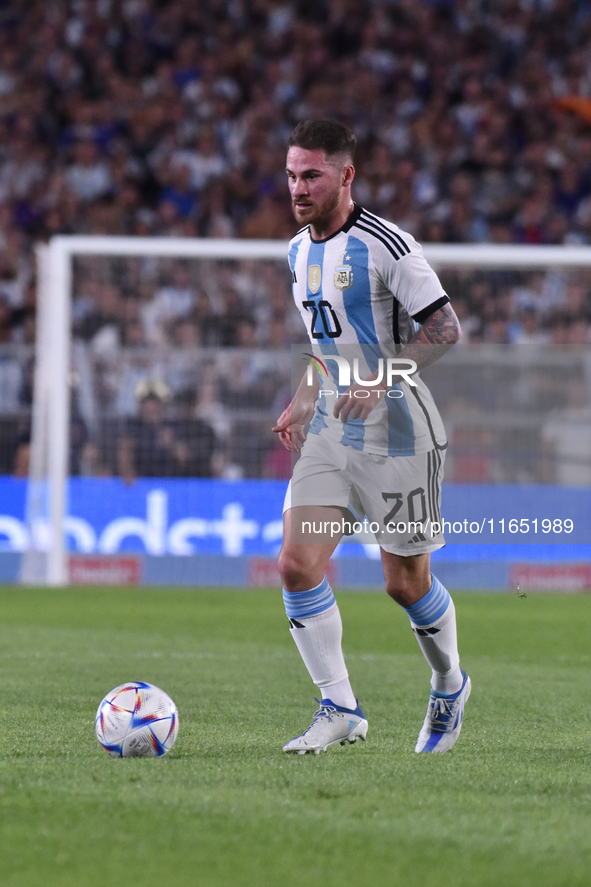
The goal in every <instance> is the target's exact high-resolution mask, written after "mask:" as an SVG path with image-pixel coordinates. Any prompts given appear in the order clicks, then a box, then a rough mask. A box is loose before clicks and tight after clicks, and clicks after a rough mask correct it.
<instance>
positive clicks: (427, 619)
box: [403, 576, 451, 626]
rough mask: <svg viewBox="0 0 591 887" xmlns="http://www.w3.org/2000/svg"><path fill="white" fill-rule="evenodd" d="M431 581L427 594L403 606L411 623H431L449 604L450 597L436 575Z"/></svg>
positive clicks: (435, 620) (438, 617) (436, 619)
mask: <svg viewBox="0 0 591 887" xmlns="http://www.w3.org/2000/svg"><path fill="white" fill-rule="evenodd" d="M432 579H433V582H432V583H431V588H430V589H429V591H428V592H427V594H426V595H425V596H424V597H422V598H421V599H420V601H417V602H416V604H413V605H412V607H404V608H403V609H405V610H406V612H407V613H408V618H409V619H410V621H411V622H412V623H413V625H418V626H422V625H433V623H434V622H437V621H438V620H439V619H441V617H442V616H443V614H444V613H445V611H446V610H447V608H448V607H449V605H450V602H451V597H450V595H449V591H448V590H447V588H445V587H444V586H443V585H442V584H441V582H440V581H439V579H438V578H437V577H436V576H432Z"/></svg>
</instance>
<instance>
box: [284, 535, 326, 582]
mask: <svg viewBox="0 0 591 887" xmlns="http://www.w3.org/2000/svg"><path fill="white" fill-rule="evenodd" d="M299 549H300V546H298V547H297V548H295V547H291V546H288V547H283V548H282V549H281V551H280V553H279V559H278V561H277V566H278V568H279V575H280V576H281V581H282V582H283V587H284V588H285V589H286V590H287V591H304V590H306V589H308V588H314V587H315V586H316V585H318V583H319V582H321V581H322V575H324V571H323V569H322V567H321V566H320V565H319V564H318V563H317V558H315V557H314V553H313V552H310V551H309V550H307V549H306V550H304V551H300V550H299ZM319 572H320V574H321V576H320V579H318V578H317V574H318V573H319Z"/></svg>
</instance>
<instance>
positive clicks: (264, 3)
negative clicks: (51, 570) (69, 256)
mask: <svg viewBox="0 0 591 887" xmlns="http://www.w3.org/2000/svg"><path fill="white" fill-rule="evenodd" d="M590 47H591V5H590V4H589V3H588V2H587V0H499V2H495V3H490V2H487V0H200V2H199V3H196V2H194V0H71V2H66V0H3V2H1V3H0V132H1V138H0V343H4V344H9V345H10V344H15V343H16V344H18V343H31V342H32V341H33V339H34V315H35V291H36V288H35V266H34V245H35V243H36V242H37V241H39V240H47V239H48V238H49V237H51V236H52V235H53V234H56V233H87V234H139V235H150V236H175V235H176V236H202V237H246V238H261V237H262V238H282V239H287V238H289V237H290V236H291V235H292V234H293V232H294V222H293V219H292V216H291V212H290V207H289V200H288V197H287V189H286V184H285V174H284V171H283V169H284V159H285V144H286V139H287V136H288V134H289V132H290V131H291V129H292V127H293V125H294V123H295V122H297V121H298V120H300V119H302V118H304V117H308V116H314V115H323V116H324V115H327V116H335V117H338V118H340V119H342V120H343V121H344V122H346V123H348V124H349V125H351V126H352V128H353V129H354V130H355V132H356V133H357V135H358V138H359V151H358V158H357V164H356V165H357V178H356V182H355V190H354V196H355V198H356V200H357V201H358V202H359V203H361V204H363V205H364V206H365V207H367V208H368V209H370V210H372V211H374V212H376V213H378V214H380V215H382V216H385V217H387V218H390V219H392V220H394V221H395V222H396V223H397V224H399V225H400V227H402V228H403V229H405V230H408V231H410V232H411V233H413V234H414V235H415V236H416V237H417V238H418V239H419V240H420V241H423V242H455V243H461V242H494V243H539V244H544V243H549V244H557V243H582V244H587V243H591V48H590ZM113 268H114V270H112V271H110V272H108V273H107V272H104V273H103V272H101V273H98V274H97V273H96V267H93V266H92V263H90V264H86V265H84V263H81V264H80V266H79V268H78V271H77V276H76V292H75V296H76V300H75V305H74V331H75V334H76V336H77V337H78V338H79V339H80V340H81V341H83V342H87V343H91V344H92V346H93V348H94V350H95V351H96V352H101V351H103V352H106V351H112V350H113V348H115V349H117V348H120V347H122V346H142V345H143V346H150V347H154V346H163V345H165V346H170V345H172V346H178V347H181V348H182V347H183V346H185V347H198V348H207V347H211V348H219V347H237V348H241V347H246V348H249V347H257V348H261V347H262V348H281V347H285V346H288V345H289V344H290V343H291V342H293V341H295V340H297V339H299V338H300V337H301V330H300V327H299V324H298V320H297V318H294V315H293V309H292V306H291V303H290V294H289V285H288V282H287V284H286V281H284V280H283V279H280V272H279V271H278V270H277V268H276V267H273V266H272V265H269V266H268V267H267V268H266V269H265V270H264V273H263V274H261V275H253V274H252V273H250V274H249V271H248V269H246V270H245V269H244V267H243V268H240V269H238V270H236V269H234V270H233V271H232V270H231V269H227V271H226V273H225V275H222V277H221V278H220V277H218V278H216V281H215V284H214V285H213V286H209V285H208V279H207V276H206V277H205V278H204V277H203V275H202V274H199V275H198V277H195V275H193V277H192V275H191V269H190V268H189V267H188V266H187V265H186V264H184V263H182V262H176V263H175V262H173V263H169V264H168V265H162V266H161V268H162V269H164V270H159V271H154V272H153V273H152V275H151V276H150V275H149V274H148V275H146V274H145V268H144V269H143V270H142V269H140V270H138V266H137V264H136V265H134V264H133V263H127V264H126V265H125V267H123V268H122V267H121V266H120V265H116V264H115V265H113ZM442 276H443V282H444V285H445V287H446V289H447V290H448V292H449V293H450V295H451V296H452V298H453V300H454V306H455V307H456V310H457V313H458V315H459V316H460V319H461V321H462V325H463V328H464V334H465V341H468V342H485V343H487V342H491V343H499V344H502V343H513V342H517V343H519V342H527V343H534V344H543V343H546V342H554V343H557V344H584V343H589V342H590V341H591V277H590V276H589V275H588V274H585V273H578V274H567V275H564V274H563V275H560V274H547V275H544V274H535V273H532V274H528V275H517V276H513V277H511V276H505V277H504V278H502V277H500V276H499V275H496V276H495V275H493V274H484V273H481V274H478V273H470V274H466V273H464V274H459V273H454V272H445V273H444V274H443V275H442ZM255 277H256V279H254V278H255Z"/></svg>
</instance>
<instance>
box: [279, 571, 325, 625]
mask: <svg viewBox="0 0 591 887" xmlns="http://www.w3.org/2000/svg"><path fill="white" fill-rule="evenodd" d="M335 601H336V598H335V596H334V594H333V592H332V588H331V587H330V585H329V584H328V579H327V578H326V576H325V577H324V579H323V581H322V582H321V583H320V585H317V586H316V588H310V589H308V590H307V591H286V590H285V589H283V603H284V604H285V612H286V613H287V615H288V616H289V617H292V618H294V619H304V618H305V617H306V616H318V614H319V613H324V611H325V610H328V608H329V607H332V605H333V604H334V603H335Z"/></svg>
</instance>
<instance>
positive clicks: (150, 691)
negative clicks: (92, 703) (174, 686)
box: [94, 681, 179, 758]
mask: <svg viewBox="0 0 591 887" xmlns="http://www.w3.org/2000/svg"><path fill="white" fill-rule="evenodd" d="M94 727H95V730H96V738H97V739H98V741H99V742H100V744H101V745H102V747H103V748H104V749H105V750H106V751H108V752H109V754H110V755H113V757H115V758H133V757H148V758H158V757H161V756H162V755H165V754H166V752H168V751H170V749H171V748H172V747H173V745H174V743H175V741H176V737H177V733H178V731H179V716H178V712H177V710H176V705H175V704H174V702H173V701H172V699H171V698H170V696H168V694H167V693H165V692H164V690H161V689H160V688H159V687H155V686H154V685H153V684H146V683H144V682H143V681H130V682H129V683H128V684H121V685H120V686H119V687H115V689H114V690H111V692H110V693H107V695H106V696H105V698H104V699H103V701H102V702H101V704H100V705H99V707H98V711H97V713H96V721H95V724H94Z"/></svg>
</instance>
